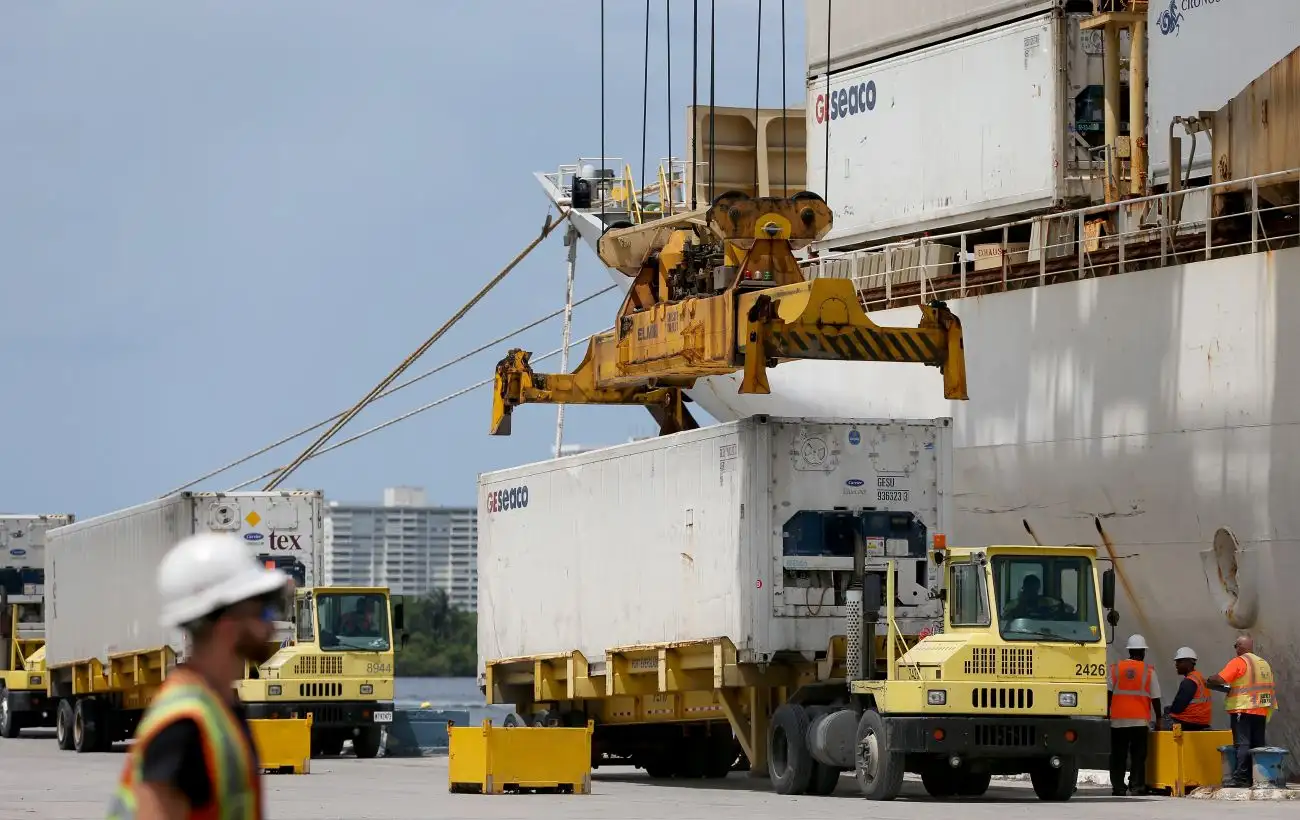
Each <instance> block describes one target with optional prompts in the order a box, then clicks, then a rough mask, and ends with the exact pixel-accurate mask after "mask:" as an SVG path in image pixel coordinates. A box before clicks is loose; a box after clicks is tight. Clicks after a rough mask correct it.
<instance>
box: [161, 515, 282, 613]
mask: <svg viewBox="0 0 1300 820" xmlns="http://www.w3.org/2000/svg"><path fill="white" fill-rule="evenodd" d="M288 580H289V576H287V575H285V574H284V573H283V572H281V571H279V570H278V569H267V568H266V567H264V566H262V564H261V562H259V561H258V560H257V558H255V557H254V556H253V553H252V552H251V551H249V549H248V547H247V546H246V545H245V544H244V543H243V542H242V541H240V540H239V539H238V538H236V537H235V536H233V535H227V534H220V533H213V532H207V533H200V534H198V535H192V536H190V537H188V538H186V539H184V540H182V541H181V542H180V543H179V544H177V545H176V546H174V547H172V549H171V551H169V552H168V553H167V554H166V555H165V556H163V559H162V563H160V564H159V565H158V592H159V594H160V595H161V597H162V618H161V621H162V624H163V626H167V627H176V626H182V625H183V624H187V623H190V622H192V621H195V620H198V619H199V618H202V617H203V616H204V615H210V614H211V613H213V612H215V611H217V610H218V609H221V608H222V607H224V606H229V605H230V604H235V603H238V602H240V601H246V600H248V599H249V598H257V597H259V596H262V595H266V594H268V593H271V592H275V591H276V590H278V589H281V588H282V587H284V585H285V584H286V583H287V582H288Z"/></svg>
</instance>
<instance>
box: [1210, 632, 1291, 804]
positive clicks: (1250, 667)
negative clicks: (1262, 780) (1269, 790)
mask: <svg viewBox="0 0 1300 820" xmlns="http://www.w3.org/2000/svg"><path fill="white" fill-rule="evenodd" d="M1232 648H1233V651H1235V652H1236V653H1237V657H1235V658H1233V659H1232V660H1230V661H1228V664H1227V666H1225V667H1223V670H1222V671H1221V672H1219V674H1217V675H1210V677H1209V680H1208V681H1207V683H1208V684H1209V687H1210V688H1211V689H1218V690H1219V691H1226V692H1227V693H1228V699H1227V701H1226V702H1225V703H1224V707H1225V708H1226V709H1227V710H1228V720H1229V722H1230V723H1231V725H1232V744H1233V745H1234V746H1236V747H1237V769H1236V771H1234V772H1233V773H1232V779H1231V780H1230V781H1229V782H1228V783H1225V784H1224V785H1225V786H1235V787H1237V788H1248V787H1249V786H1250V785H1251V781H1252V778H1251V776H1250V764H1251V754H1250V750H1251V749H1258V748H1259V747H1260V746H1264V745H1265V740H1264V729H1265V727H1266V726H1267V725H1268V719H1269V717H1270V716H1271V715H1272V712H1273V709H1274V707H1275V705H1276V703H1275V701H1274V697H1275V692H1274V688H1273V667H1272V666H1270V665H1269V663H1268V661H1266V660H1264V659H1263V658H1261V657H1260V656H1259V655H1256V654H1255V641H1254V640H1253V639H1252V638H1251V637H1250V636H1248V635H1242V636H1241V637H1239V638H1237V640H1236V641H1234V642H1233V644H1232Z"/></svg>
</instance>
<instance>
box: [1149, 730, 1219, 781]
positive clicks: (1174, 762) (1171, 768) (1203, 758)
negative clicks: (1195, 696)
mask: <svg viewBox="0 0 1300 820" xmlns="http://www.w3.org/2000/svg"><path fill="white" fill-rule="evenodd" d="M1231 745H1232V732H1229V731H1227V730H1224V729H1221V730H1217V731H1216V730H1206V731H1202V732H1184V731H1183V727H1181V726H1174V728H1173V731H1169V732H1152V733H1151V745H1150V748H1149V749H1148V751H1147V785H1148V786H1149V787H1151V788H1152V789H1157V790H1160V791H1166V790H1167V791H1168V792H1169V793H1170V794H1172V795H1173V796H1174V797H1184V796H1186V795H1187V793H1188V792H1190V791H1192V790H1193V789H1195V788H1197V787H1198V786H1218V785H1219V784H1220V783H1222V782H1223V763H1222V762H1221V756H1220V754H1219V747H1220V746H1231Z"/></svg>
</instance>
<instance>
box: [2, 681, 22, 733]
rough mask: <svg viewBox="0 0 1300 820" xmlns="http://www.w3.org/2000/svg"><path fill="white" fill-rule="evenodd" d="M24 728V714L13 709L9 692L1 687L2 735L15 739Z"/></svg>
mask: <svg viewBox="0 0 1300 820" xmlns="http://www.w3.org/2000/svg"><path fill="white" fill-rule="evenodd" d="M22 728H23V716H22V715H20V714H17V713H16V712H14V710H13V706H12V705H11V704H10V703H9V693H8V692H6V691H4V690H2V689H0V737H3V738H7V739H9V740H13V739H14V738H16V737H18V733H19V732H20V731H22Z"/></svg>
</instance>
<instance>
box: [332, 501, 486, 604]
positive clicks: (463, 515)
mask: <svg viewBox="0 0 1300 820" xmlns="http://www.w3.org/2000/svg"><path fill="white" fill-rule="evenodd" d="M325 583H326V584H332V585H337V586H386V587H388V588H389V589H390V590H391V591H392V592H393V594H394V595H424V594H426V593H429V592H431V591H433V590H434V589H442V590H445V591H446V592H447V597H448V598H449V600H450V602H451V605H452V606H454V607H456V608H458V609H465V610H470V611H473V610H474V609H475V608H476V607H477V606H478V509H477V508H475V507H437V506H431V505H430V504H429V503H428V500H427V498H426V496H425V492H424V489H423V488H420V487H390V488H388V489H385V490H384V501H383V504H348V503H341V502H338V501H331V502H329V504H328V506H327V508H326V515H325Z"/></svg>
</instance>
